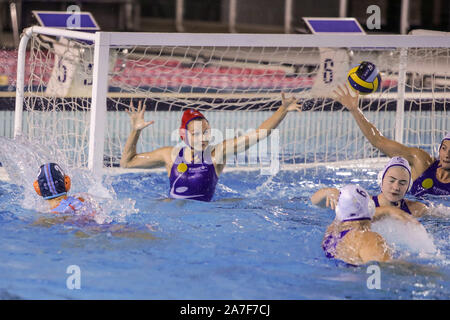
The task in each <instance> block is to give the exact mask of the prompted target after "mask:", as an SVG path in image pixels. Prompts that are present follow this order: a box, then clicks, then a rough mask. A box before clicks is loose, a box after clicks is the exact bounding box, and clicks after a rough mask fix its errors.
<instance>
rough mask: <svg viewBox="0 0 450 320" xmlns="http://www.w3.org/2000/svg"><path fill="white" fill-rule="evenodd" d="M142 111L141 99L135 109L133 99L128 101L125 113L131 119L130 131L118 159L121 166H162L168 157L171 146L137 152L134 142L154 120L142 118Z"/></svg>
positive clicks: (143, 109) (143, 110)
mask: <svg viewBox="0 0 450 320" xmlns="http://www.w3.org/2000/svg"><path fill="white" fill-rule="evenodd" d="M144 112H145V107H144V106H143V105H142V101H139V104H138V107H137V109H136V108H135V107H134V106H133V101H132V100H131V101H130V108H129V110H127V113H128V115H129V116H130V120H131V133H130V135H129V136H128V139H127V142H126V143H125V147H124V148H123V152H122V158H121V159H120V166H121V167H122V168H154V167H162V166H164V165H166V164H167V161H169V159H170V156H171V151H172V149H173V147H163V148H159V149H156V150H154V151H151V152H145V153H140V154H137V152H136V144H137V142H138V140H139V136H140V134H141V131H142V130H143V129H145V128H146V127H148V126H149V125H151V124H153V123H154V121H145V120H144Z"/></svg>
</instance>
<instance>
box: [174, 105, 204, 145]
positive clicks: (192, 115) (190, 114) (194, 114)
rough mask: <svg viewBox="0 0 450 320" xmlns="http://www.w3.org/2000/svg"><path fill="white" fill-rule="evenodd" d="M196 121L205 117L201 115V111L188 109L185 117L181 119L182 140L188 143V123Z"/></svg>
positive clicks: (184, 114)
mask: <svg viewBox="0 0 450 320" xmlns="http://www.w3.org/2000/svg"><path fill="white" fill-rule="evenodd" d="M194 119H205V120H206V118H205V116H204V115H203V114H201V113H200V111H197V110H194V109H187V110H185V111H184V113H183V117H182V118H181V126H180V137H181V140H183V141H185V142H186V140H185V139H186V131H187V126H188V123H189V122H191V121H192V120H194Z"/></svg>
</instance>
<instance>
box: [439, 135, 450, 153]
mask: <svg viewBox="0 0 450 320" xmlns="http://www.w3.org/2000/svg"><path fill="white" fill-rule="evenodd" d="M444 140H450V132H448V133H447V134H446V135H445V137H444V138H443V139H442V141H441V144H440V145H439V149H438V150H439V151H440V150H441V148H442V144H443V143H444Z"/></svg>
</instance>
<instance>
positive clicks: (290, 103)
mask: <svg viewBox="0 0 450 320" xmlns="http://www.w3.org/2000/svg"><path fill="white" fill-rule="evenodd" d="M281 105H282V106H283V107H285V108H287V111H299V112H301V111H302V106H301V105H298V104H297V98H295V97H290V98H289V99H286V97H285V95H284V92H282V93H281Z"/></svg>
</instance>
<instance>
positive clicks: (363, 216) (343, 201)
mask: <svg viewBox="0 0 450 320" xmlns="http://www.w3.org/2000/svg"><path fill="white" fill-rule="evenodd" d="M374 214H375V203H374V202H373V200H372V198H371V197H370V195H369V193H367V191H366V190H365V189H364V188H363V187H361V186H359V185H358V184H356V185H355V184H349V185H346V186H345V187H343V188H341V190H340V193H339V200H338V204H337V206H336V218H337V219H338V220H339V221H342V222H344V221H353V220H371V219H372V217H373V215H374Z"/></svg>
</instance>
